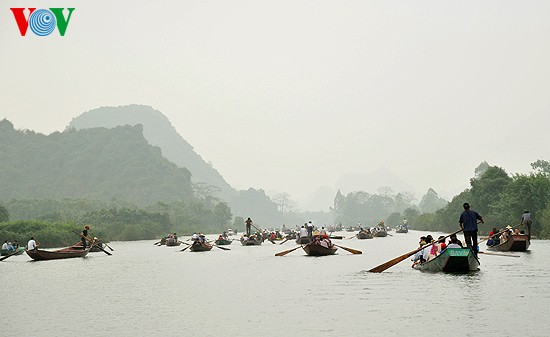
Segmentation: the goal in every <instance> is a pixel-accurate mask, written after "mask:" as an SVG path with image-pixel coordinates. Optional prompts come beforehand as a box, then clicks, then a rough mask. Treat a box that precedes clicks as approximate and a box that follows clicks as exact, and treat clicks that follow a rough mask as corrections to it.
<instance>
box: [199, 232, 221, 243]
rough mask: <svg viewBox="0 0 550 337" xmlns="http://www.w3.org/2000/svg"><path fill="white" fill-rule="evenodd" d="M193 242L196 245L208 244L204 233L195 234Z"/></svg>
mask: <svg viewBox="0 0 550 337" xmlns="http://www.w3.org/2000/svg"><path fill="white" fill-rule="evenodd" d="M224 233H225V232H224ZM191 241H193V244H194V245H202V244H203V243H208V239H207V238H206V236H204V234H202V233H193V235H192V236H191Z"/></svg>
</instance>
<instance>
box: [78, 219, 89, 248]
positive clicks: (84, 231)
mask: <svg viewBox="0 0 550 337" xmlns="http://www.w3.org/2000/svg"><path fill="white" fill-rule="evenodd" d="M88 229H90V226H88V225H86V226H85V227H84V229H83V230H82V237H81V238H80V241H82V249H86V238H87V237H88Z"/></svg>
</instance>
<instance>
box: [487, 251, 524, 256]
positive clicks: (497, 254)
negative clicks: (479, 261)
mask: <svg viewBox="0 0 550 337" xmlns="http://www.w3.org/2000/svg"><path fill="white" fill-rule="evenodd" d="M478 253H480V254H487V255H496V256H506V257H519V255H512V254H499V253H490V252H482V251H479V252H478Z"/></svg>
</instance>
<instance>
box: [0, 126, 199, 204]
mask: <svg viewBox="0 0 550 337" xmlns="http://www.w3.org/2000/svg"><path fill="white" fill-rule="evenodd" d="M142 132H143V130H142V127H141V126H140V125H138V126H134V127H131V126H124V127H116V128H114V129H104V128H95V129H86V130H79V131H76V130H74V129H68V130H66V131H64V132H62V133H60V132H55V133H52V134H50V135H48V136H46V135H43V134H38V133H34V132H32V131H16V130H14V129H13V125H11V128H10V125H8V124H7V123H5V122H3V123H2V127H0V144H2V147H0V158H2V160H0V186H2V188H1V189H0V200H4V201H7V200H11V199H51V200H61V199H63V198H85V199H93V200H103V201H109V200H112V199H117V200H125V201H128V202H132V203H135V204H137V205H147V204H151V203H154V202H157V201H176V200H189V199H191V198H192V195H193V191H192V187H191V174H190V173H189V171H188V170H187V169H184V168H179V167H177V166H176V165H175V164H174V163H172V162H169V161H168V160H166V159H165V158H164V157H163V156H162V154H161V152H160V149H159V148H157V147H153V146H151V145H149V144H148V142H147V141H146V140H145V138H144V137H143V133H142Z"/></svg>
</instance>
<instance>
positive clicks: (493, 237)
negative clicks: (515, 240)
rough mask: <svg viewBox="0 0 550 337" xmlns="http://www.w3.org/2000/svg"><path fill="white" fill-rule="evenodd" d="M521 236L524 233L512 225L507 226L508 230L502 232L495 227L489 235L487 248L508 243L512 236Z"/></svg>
mask: <svg viewBox="0 0 550 337" xmlns="http://www.w3.org/2000/svg"><path fill="white" fill-rule="evenodd" d="M521 234H524V232H523V231H520V230H519V229H518V228H513V227H512V226H510V225H508V226H506V228H504V229H501V230H500V231H499V230H497V228H496V227H493V229H492V230H491V231H490V232H489V235H488V236H487V246H496V245H499V244H501V243H502V242H506V240H508V239H509V238H510V237H511V236H512V235H521Z"/></svg>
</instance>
